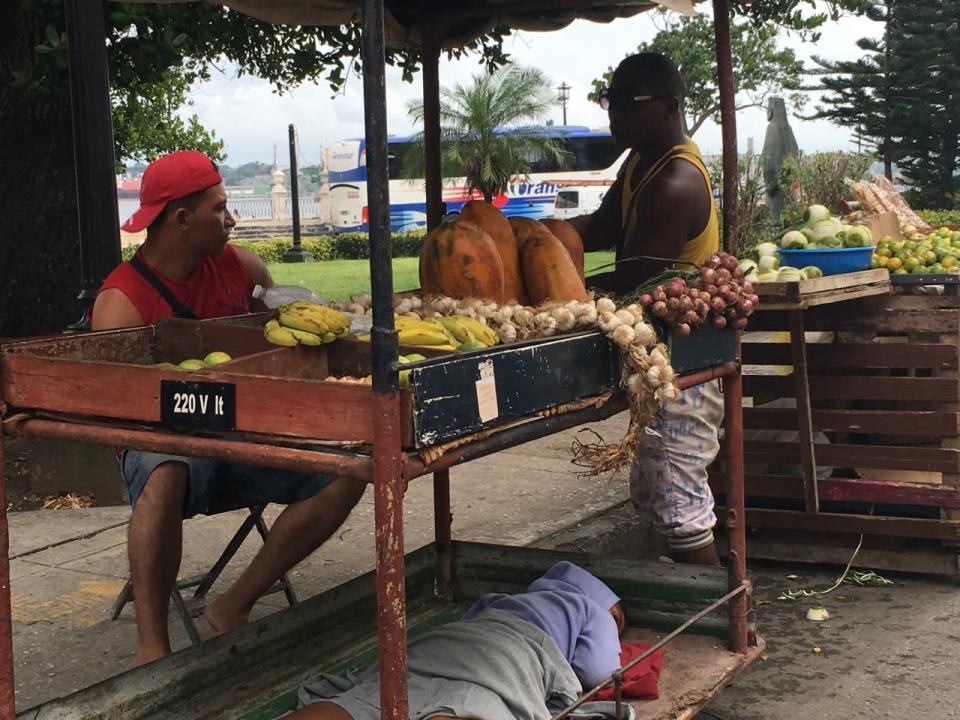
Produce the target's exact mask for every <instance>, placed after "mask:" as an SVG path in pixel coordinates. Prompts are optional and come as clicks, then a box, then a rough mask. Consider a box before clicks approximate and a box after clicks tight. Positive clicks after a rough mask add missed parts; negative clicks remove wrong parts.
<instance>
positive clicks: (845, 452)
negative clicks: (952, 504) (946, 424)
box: [721, 440, 960, 472]
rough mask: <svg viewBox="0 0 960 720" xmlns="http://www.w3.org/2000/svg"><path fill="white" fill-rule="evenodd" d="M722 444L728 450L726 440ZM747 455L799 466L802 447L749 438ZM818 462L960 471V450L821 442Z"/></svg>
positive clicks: (750, 460)
mask: <svg viewBox="0 0 960 720" xmlns="http://www.w3.org/2000/svg"><path fill="white" fill-rule="evenodd" d="M721 447H722V449H723V450H725V449H726V441H723V442H722V443H721ZM744 455H745V457H746V463H747V464H748V465H749V464H750V463H758V462H760V463H769V464H774V465H785V464H794V465H795V464H797V463H799V462H800V446H799V445H798V444H797V443H795V442H793V443H790V442H759V441H755V440H748V441H747V442H745V443H744ZM817 463H818V464H820V465H821V466H828V467H829V466H832V467H853V468H883V469H890V470H928V471H935V472H960V450H955V449H944V448H924V447H900V446H894V445H843V444H826V443H820V444H818V445H817Z"/></svg>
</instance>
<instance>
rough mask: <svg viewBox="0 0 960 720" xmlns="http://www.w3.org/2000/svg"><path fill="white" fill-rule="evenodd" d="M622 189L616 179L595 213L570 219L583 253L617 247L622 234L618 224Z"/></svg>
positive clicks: (618, 180) (619, 181) (620, 183)
mask: <svg viewBox="0 0 960 720" xmlns="http://www.w3.org/2000/svg"><path fill="white" fill-rule="evenodd" d="M622 187H623V183H622V181H621V178H617V179H616V181H615V182H614V183H613V185H611V186H610V190H608V191H607V193H606V194H605V195H604V196H603V200H602V201H601V202H600V207H599V208H598V209H597V210H596V212H593V213H591V214H590V215H580V216H579V217H575V218H571V219H570V223H571V224H572V225H573V226H574V227H575V228H576V229H577V232H578V233H580V237H581V239H582V240H583V250H584V252H595V251H597V250H609V249H611V248H614V247H616V246H617V243H618V242H619V240H620V237H621V235H622V233H623V229H622V226H621V224H620V197H621V192H622Z"/></svg>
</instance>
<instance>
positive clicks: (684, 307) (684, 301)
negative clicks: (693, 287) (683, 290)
mask: <svg viewBox="0 0 960 720" xmlns="http://www.w3.org/2000/svg"><path fill="white" fill-rule="evenodd" d="M691 310H693V300H691V299H690V298H688V297H687V296H686V295H684V296H683V297H682V298H680V312H690V311H691Z"/></svg>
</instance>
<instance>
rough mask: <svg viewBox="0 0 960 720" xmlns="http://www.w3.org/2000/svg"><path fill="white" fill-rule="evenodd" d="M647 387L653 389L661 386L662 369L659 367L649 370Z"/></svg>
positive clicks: (655, 366)
mask: <svg viewBox="0 0 960 720" xmlns="http://www.w3.org/2000/svg"><path fill="white" fill-rule="evenodd" d="M647 385H649V386H650V387H652V388H655V387H658V386H659V385H660V368H659V367H658V366H657V365H654V366H653V367H651V368H649V369H648V370H647Z"/></svg>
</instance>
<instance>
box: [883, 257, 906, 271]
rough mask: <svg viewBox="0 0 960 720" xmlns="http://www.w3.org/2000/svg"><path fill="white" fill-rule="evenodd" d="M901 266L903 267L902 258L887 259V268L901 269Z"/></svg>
mask: <svg viewBox="0 0 960 720" xmlns="http://www.w3.org/2000/svg"><path fill="white" fill-rule="evenodd" d="M901 267H903V261H902V260H901V259H900V258H890V259H889V260H887V270H899V269H900V268H901ZM904 272H906V271H904Z"/></svg>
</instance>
